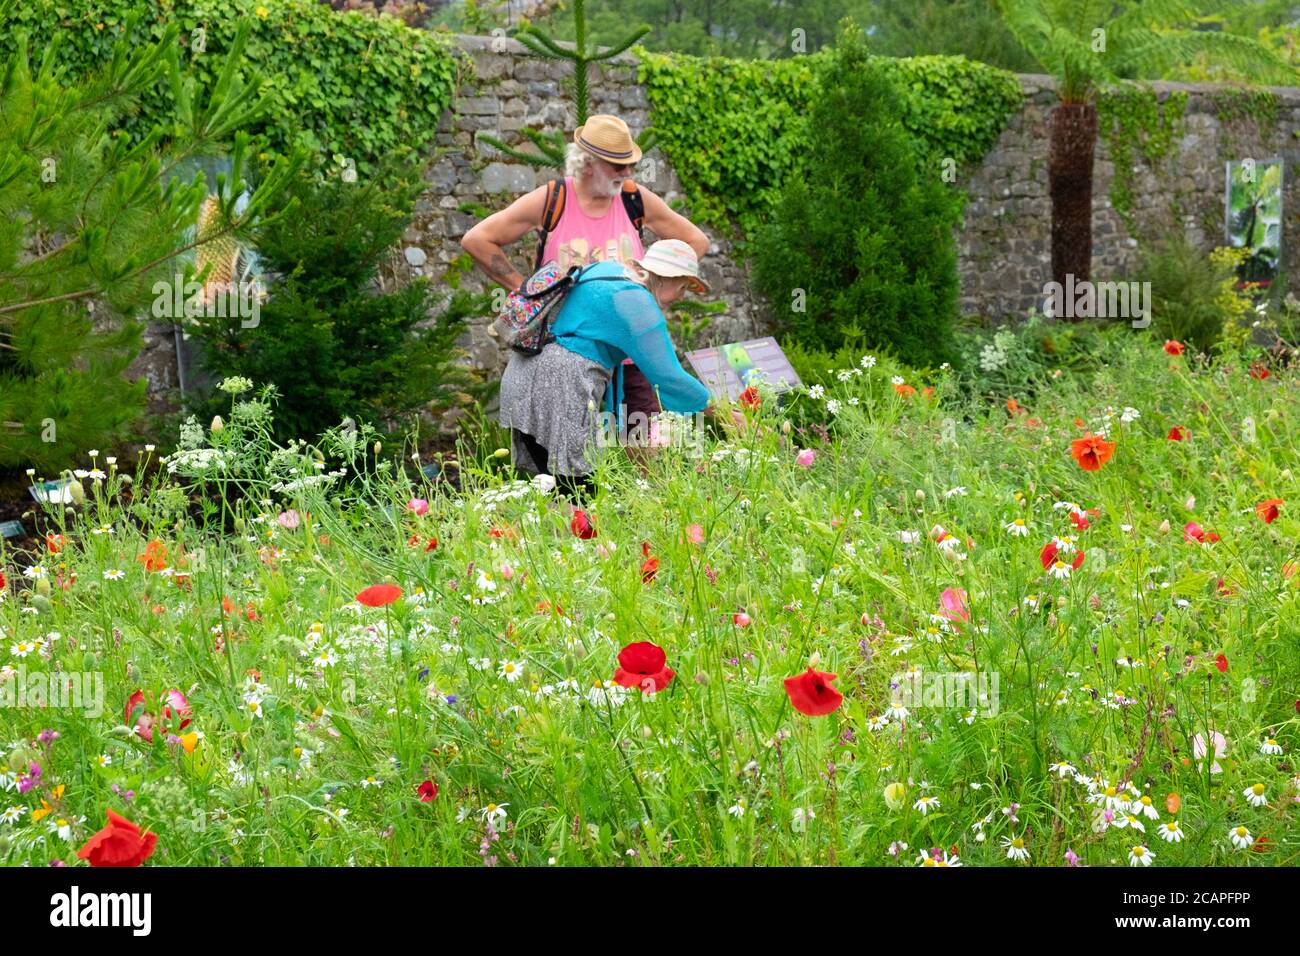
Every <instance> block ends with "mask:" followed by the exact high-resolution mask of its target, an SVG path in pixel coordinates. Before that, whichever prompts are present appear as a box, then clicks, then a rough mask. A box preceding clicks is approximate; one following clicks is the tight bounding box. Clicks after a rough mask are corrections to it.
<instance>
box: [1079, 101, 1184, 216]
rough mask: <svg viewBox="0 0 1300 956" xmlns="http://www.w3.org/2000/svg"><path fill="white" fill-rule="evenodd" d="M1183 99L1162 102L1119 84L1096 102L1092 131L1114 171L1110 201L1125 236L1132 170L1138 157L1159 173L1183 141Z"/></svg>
mask: <svg viewBox="0 0 1300 956" xmlns="http://www.w3.org/2000/svg"><path fill="white" fill-rule="evenodd" d="M1186 113H1187V93H1186V92H1185V91H1182V90H1175V91H1174V92H1172V93H1170V94H1169V95H1168V96H1167V97H1166V98H1165V99H1164V101H1163V102H1162V101H1161V99H1160V97H1159V95H1158V94H1157V93H1156V91H1155V90H1154V89H1152V88H1151V87H1149V86H1145V85H1140V84H1136V83H1125V84H1122V85H1119V86H1116V87H1113V88H1111V89H1109V90H1107V91H1105V92H1104V93H1102V94H1101V95H1100V96H1099V97H1098V98H1097V129H1098V133H1099V134H1100V135H1101V137H1102V138H1103V139H1104V140H1105V141H1106V146H1107V148H1108V149H1109V151H1110V158H1111V161H1112V163H1113V164H1114V166H1115V176H1114V178H1113V179H1112V180H1111V186H1110V201H1111V205H1112V206H1114V208H1115V211H1116V212H1117V213H1119V216H1120V218H1121V219H1122V220H1123V221H1124V225H1125V226H1126V227H1127V229H1128V231H1129V233H1130V235H1133V234H1136V229H1135V227H1134V222H1133V197H1134V193H1133V175H1134V174H1133V167H1134V164H1135V163H1136V162H1137V160H1138V158H1139V157H1140V158H1141V159H1142V160H1144V161H1145V163H1146V165H1147V166H1148V167H1150V168H1152V169H1159V168H1160V165H1161V162H1162V161H1163V160H1164V159H1165V158H1166V157H1167V156H1168V155H1169V154H1170V152H1171V151H1172V150H1173V148H1174V146H1175V144H1176V143H1177V142H1178V140H1179V139H1180V138H1181V137H1182V135H1183V126H1184V119H1185V117H1186Z"/></svg>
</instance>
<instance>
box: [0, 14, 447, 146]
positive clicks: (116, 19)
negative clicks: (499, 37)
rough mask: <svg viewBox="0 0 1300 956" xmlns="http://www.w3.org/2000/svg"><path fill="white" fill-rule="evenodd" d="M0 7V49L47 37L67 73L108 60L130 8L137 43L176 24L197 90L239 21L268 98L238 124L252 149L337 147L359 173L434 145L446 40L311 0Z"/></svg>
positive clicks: (247, 63) (163, 116)
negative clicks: (261, 112) (254, 117)
mask: <svg viewBox="0 0 1300 956" xmlns="http://www.w3.org/2000/svg"><path fill="white" fill-rule="evenodd" d="M4 9H5V11H7V12H6V13H4V14H0V57H6V56H7V55H8V54H9V53H10V52H12V50H13V49H14V43H15V36H16V34H17V32H18V31H24V32H26V33H27V34H28V36H29V37H30V43H31V46H32V48H33V54H34V58H35V59H37V60H39V57H40V55H41V53H42V50H43V48H44V47H45V46H46V45H47V44H49V43H50V42H51V40H52V39H54V38H57V40H58V42H59V44H60V45H59V49H58V56H57V59H56V63H58V64H59V65H60V66H61V67H62V68H63V69H64V70H65V71H66V72H67V73H68V74H69V75H70V76H73V77H76V76H81V75H85V74H87V73H91V72H93V71H95V70H96V69H98V68H99V67H101V66H103V65H104V64H105V63H106V62H107V61H108V58H109V57H110V56H111V55H112V50H113V46H114V44H115V43H116V42H117V40H118V39H119V38H120V37H121V36H122V35H123V34H124V33H125V31H126V29H127V20H128V17H130V16H131V15H132V14H135V13H139V14H141V19H140V23H139V26H138V27H137V29H136V36H135V39H136V40H137V41H138V42H140V43H147V42H151V41H154V40H157V39H158V38H159V37H161V36H162V34H163V31H164V30H165V29H166V28H167V26H168V25H169V24H172V23H175V24H178V25H179V27H180V40H181V43H182V45H183V50H182V52H181V68H182V70H183V71H185V73H186V74H187V75H188V76H190V77H193V78H194V79H195V81H196V85H197V86H198V88H199V90H200V91H204V90H206V89H208V88H209V87H210V86H211V85H212V84H213V83H214V82H215V81H216V71H217V70H219V69H220V66H221V63H222V60H223V54H224V52H225V51H226V50H227V49H228V48H229V46H230V43H231V41H232V40H233V38H234V36H235V31H236V30H237V29H238V27H239V25H240V24H241V23H247V24H249V25H250V27H251V30H250V34H249V39H248V45H247V46H246V47H245V49H244V68H245V70H246V71H247V73H253V72H256V73H257V74H259V75H260V77H261V80H262V83H263V85H264V87H265V88H266V89H267V91H268V92H269V93H270V95H271V101H272V108H271V109H270V110H269V111H268V113H267V116H266V118H265V119H264V120H262V121H261V122H259V123H257V124H254V125H252V126H250V127H249V129H248V131H249V132H250V133H251V134H253V136H254V137H255V138H256V140H257V143H258V146H259V148H260V149H262V150H265V151H268V152H272V153H280V154H284V153H287V152H288V151H289V149H290V147H291V146H292V145H293V143H294V142H300V143H302V144H304V145H306V146H308V147H309V148H311V149H313V150H315V151H316V152H317V153H319V154H322V155H325V156H329V155H331V154H338V155H341V156H345V157H347V158H348V159H351V160H353V161H354V162H355V163H356V166H357V168H358V169H359V170H369V169H371V168H373V166H374V165H375V164H376V163H377V162H378V161H379V160H380V159H382V158H383V157H386V156H392V155H395V154H397V153H399V152H403V151H405V150H406V149H408V148H409V149H412V150H416V151H418V150H420V149H422V148H423V147H425V146H427V145H428V144H430V143H431V142H433V140H434V137H435V134H436V133H437V129H438V121H439V119H440V118H441V116H442V112H443V110H444V109H446V107H447V105H448V104H449V103H450V101H451V96H452V92H453V89H454V84H455V79H456V72H457V59H456V57H455V54H454V52H453V50H452V47H451V43H450V40H449V39H448V38H447V37H445V36H441V35H438V34H435V33H431V32H429V31H427V30H416V29H412V28H410V27H407V26H406V25H405V24H404V23H402V22H401V21H400V20H397V19H396V18H394V17H373V16H366V15H364V14H361V13H339V12H335V11H334V10H331V9H330V8H329V7H328V6H324V5H322V4H320V3H317V2H315V0H77V2H72V0H23V2H22V3H18V4H9V5H5V8H4ZM166 90H167V87H166V84H165V83H163V84H159V86H158V88H157V89H155V90H153V91H152V92H151V93H150V94H148V95H147V96H145V97H144V98H143V100H142V110H141V112H140V113H138V114H137V115H134V116H131V117H127V118H126V120H125V121H124V123H123V130H124V131H125V133H126V134H127V135H128V136H130V137H131V138H132V139H137V140H138V139H140V138H142V137H144V136H145V135H146V134H147V133H148V132H149V130H150V129H152V128H153V126H155V125H156V124H157V123H159V122H160V121H164V120H168V119H169V118H170V117H171V115H172V110H171V105H170V102H169V97H168V94H167V92H166ZM200 95H203V94H202V93H201V94H200ZM164 132H166V130H164Z"/></svg>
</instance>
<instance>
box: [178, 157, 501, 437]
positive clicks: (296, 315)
mask: <svg viewBox="0 0 1300 956" xmlns="http://www.w3.org/2000/svg"><path fill="white" fill-rule="evenodd" d="M422 185H423V184H422V182H421V180H420V177H419V173H418V169H416V168H415V167H413V166H400V165H397V164H396V163H386V164H384V165H383V166H381V167H380V168H379V170H378V171H377V172H376V175H374V176H371V177H364V178H362V179H361V180H360V181H359V182H357V183H350V182H347V181H345V180H344V179H343V178H342V177H339V176H337V175H336V176H333V177H331V178H326V179H319V180H318V179H317V178H314V177H309V176H306V175H303V176H300V177H299V178H298V179H297V180H296V181H295V182H294V184H293V187H292V189H291V191H290V194H291V196H292V198H293V199H294V200H296V201H297V203H298V210H299V211H298V212H297V213H296V214H295V215H294V216H292V217H289V218H285V219H283V220H282V221H280V222H278V223H276V224H275V225H273V226H272V227H270V228H268V229H266V230H263V231H262V232H261V233H260V234H259V236H258V237H257V249H258V252H259V254H260V255H261V257H262V258H263V260H264V262H265V264H266V266H267V268H268V269H269V270H270V271H271V272H272V273H273V274H275V275H276V276H277V277H278V278H277V279H276V281H275V282H274V284H273V286H272V288H271V294H270V298H269V300H268V301H267V302H266V303H265V304H264V305H263V306H262V308H261V314H260V316H259V317H258V322H257V324H256V325H255V326H253V327H245V326H246V325H247V322H246V320H245V319H225V318H218V317H210V316H200V317H197V319H196V326H195V333H196V334H197V335H198V337H199V339H200V341H201V343H202V345H203V350H202V351H203V363H204V365H205V366H206V368H207V369H208V370H209V371H210V372H211V373H212V375H213V377H214V379H217V380H220V379H223V378H225V377H228V376H242V377H245V378H248V379H251V380H253V381H257V382H265V383H271V384H274V385H275V386H276V387H277V389H278V390H279V393H280V395H281V398H280V401H279V404H278V407H277V414H276V422H277V426H276V427H277V431H276V435H278V436H285V437H287V436H310V437H315V436H317V435H319V434H320V433H321V432H323V431H324V430H326V429H327V428H329V427H330V426H335V425H338V424H339V422H340V421H342V420H343V419H344V418H346V417H352V418H354V419H356V420H357V421H361V422H367V423H370V424H372V425H374V426H376V427H378V428H380V429H390V428H394V427H399V426H400V425H401V424H405V423H404V422H402V419H404V418H405V417H406V416H408V415H410V414H411V413H414V412H416V411H418V410H421V409H430V410H434V409H437V408H440V407H446V406H448V405H450V404H453V403H454V402H455V401H456V393H457V391H458V390H459V389H461V388H462V387H464V386H465V385H466V384H467V383H468V377H467V376H468V372H467V371H466V370H465V369H463V368H461V367H460V366H458V365H457V364H456V363H455V359H456V358H457V357H458V355H459V352H458V350H457V349H456V348H455V340H456V338H457V336H458V335H460V333H461V332H462V331H463V327H464V319H465V318H466V317H467V316H468V315H471V314H475V313H476V312H477V311H481V310H482V309H484V308H486V303H485V302H484V301H483V299H484V297H480V296H473V295H470V294H469V293H463V292H457V293H456V294H455V295H454V296H453V297H452V299H451V302H450V304H449V305H448V306H447V307H446V309H445V310H444V311H443V312H442V313H441V314H438V315H437V317H436V321H435V322H433V323H432V324H429V323H428V320H429V319H430V317H431V316H432V315H433V314H434V312H435V298H436V293H435V290H434V289H433V288H432V287H431V286H430V285H429V283H428V280H427V279H424V278H423V277H421V278H418V279H416V280H414V281H412V282H410V283H409V284H407V285H405V286H403V287H401V288H399V289H397V290H396V291H391V292H380V293H376V292H375V291H374V288H373V286H374V283H375V281H376V276H377V274H378V271H379V266H380V264H381V262H382V261H383V259H384V257H385V256H386V255H387V253H388V251H389V250H390V248H391V247H392V245H393V244H394V243H395V242H397V241H398V240H399V239H400V237H401V235H402V232H403V230H404V229H405V228H406V226H407V224H408V223H409V221H410V216H411V210H412V207H413V205H414V202H415V199H416V197H417V196H418V194H419V192H420V191H421V189H422ZM214 401H215V403H217V404H218V405H222V406H224V404H225V401H226V400H225V398H224V397H223V396H220V395H218V396H214V398H213V399H210V400H209V401H208V402H206V403H201V404H199V405H198V410H200V411H202V412H204V413H205V414H208V413H211V412H212V411H213V410H214V405H213V402H214Z"/></svg>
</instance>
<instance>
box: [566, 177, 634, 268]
mask: <svg viewBox="0 0 1300 956" xmlns="http://www.w3.org/2000/svg"><path fill="white" fill-rule="evenodd" d="M564 184H565V187H566V188H565V199H564V215H562V216H561V217H560V224H559V225H558V226H556V228H555V231H554V232H551V233H550V234H549V235H547V237H546V252H545V255H543V256H542V261H543V262H544V263H545V262H555V263H557V264H558V265H559V267H560V269H562V270H563V269H567V268H569V266H572V265H587V264H588V263H592V262H606V261H608V260H610V259H617V260H618V261H619V262H622V263H623V264H624V265H631V264H632V260H633V259H639V258H641V256H643V255H645V249H644V248H642V246H641V238H640V237H639V236H638V235H637V234H636V227H635V226H634V225H632V220H631V219H629V218H628V217H627V210H626V209H624V208H623V200H622V198H621V197H619V196H615V197H614V198H613V200H612V201H611V202H610V204H609V209H608V210H606V212H605V215H603V216H601V217H600V218H599V219H593V218H592V217H591V216H588V215H587V214H586V213H584V212H583V211H582V206H581V205H579V203H578V193H577V190H575V189H574V188H573V177H572V176H566V177H565V178H564Z"/></svg>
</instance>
